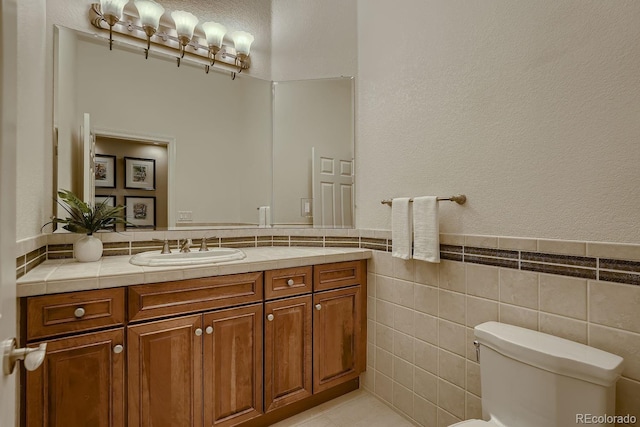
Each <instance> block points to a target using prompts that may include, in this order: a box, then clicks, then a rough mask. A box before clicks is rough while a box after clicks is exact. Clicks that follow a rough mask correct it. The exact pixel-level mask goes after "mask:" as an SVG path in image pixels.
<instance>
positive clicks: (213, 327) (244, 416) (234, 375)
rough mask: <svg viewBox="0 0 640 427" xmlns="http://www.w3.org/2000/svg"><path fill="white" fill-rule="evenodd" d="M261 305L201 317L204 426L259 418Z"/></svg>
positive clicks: (260, 392) (260, 394)
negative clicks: (202, 325)
mask: <svg viewBox="0 0 640 427" xmlns="http://www.w3.org/2000/svg"><path fill="white" fill-rule="evenodd" d="M262 312H263V309H262V304H253V305H250V306H246V307H239V308H233V309H229V310H220V311H216V312H212V313H207V314H205V315H204V327H205V335H204V352H203V357H204V423H205V426H214V425H215V426H231V425H236V424H239V423H241V422H244V421H246V420H249V419H251V418H254V417H257V416H259V415H261V414H262V412H263V411H262Z"/></svg>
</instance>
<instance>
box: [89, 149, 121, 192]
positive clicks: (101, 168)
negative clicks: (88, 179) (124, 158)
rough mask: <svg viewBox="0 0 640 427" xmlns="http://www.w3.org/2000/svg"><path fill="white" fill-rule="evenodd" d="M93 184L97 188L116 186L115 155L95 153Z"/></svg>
mask: <svg viewBox="0 0 640 427" xmlns="http://www.w3.org/2000/svg"><path fill="white" fill-rule="evenodd" d="M93 172H94V177H95V179H94V182H95V186H96V187H98V188H116V156H111V155H109V154H96V156H95V159H94V161H93Z"/></svg>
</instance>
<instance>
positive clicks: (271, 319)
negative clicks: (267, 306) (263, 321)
mask: <svg viewBox="0 0 640 427" xmlns="http://www.w3.org/2000/svg"><path fill="white" fill-rule="evenodd" d="M273 319H274V317H273V314H269V315H267V320H268V321H269V322H273Z"/></svg>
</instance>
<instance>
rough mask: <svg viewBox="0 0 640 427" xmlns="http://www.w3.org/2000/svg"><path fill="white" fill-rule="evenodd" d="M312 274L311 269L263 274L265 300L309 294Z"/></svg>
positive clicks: (284, 270) (289, 269)
mask: <svg viewBox="0 0 640 427" xmlns="http://www.w3.org/2000/svg"><path fill="white" fill-rule="evenodd" d="M312 273H313V268H312V267H296V268H283V269H280V270H270V271H267V272H265V278H264V282H265V284H264V286H265V290H264V292H265V297H266V299H273V298H281V297H286V296H293V295H302V294H306V293H310V292H311V283H312V282H311V281H312V280H313V274H312Z"/></svg>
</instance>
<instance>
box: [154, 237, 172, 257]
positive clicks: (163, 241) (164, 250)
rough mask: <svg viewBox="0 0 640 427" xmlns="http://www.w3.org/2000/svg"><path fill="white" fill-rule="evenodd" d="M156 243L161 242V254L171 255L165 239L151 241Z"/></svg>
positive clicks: (167, 241)
mask: <svg viewBox="0 0 640 427" xmlns="http://www.w3.org/2000/svg"><path fill="white" fill-rule="evenodd" d="M153 240H155V241H156V242H162V251H160V253H161V254H170V253H171V249H170V248H169V240H167V239H164V240H163V239H153Z"/></svg>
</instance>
